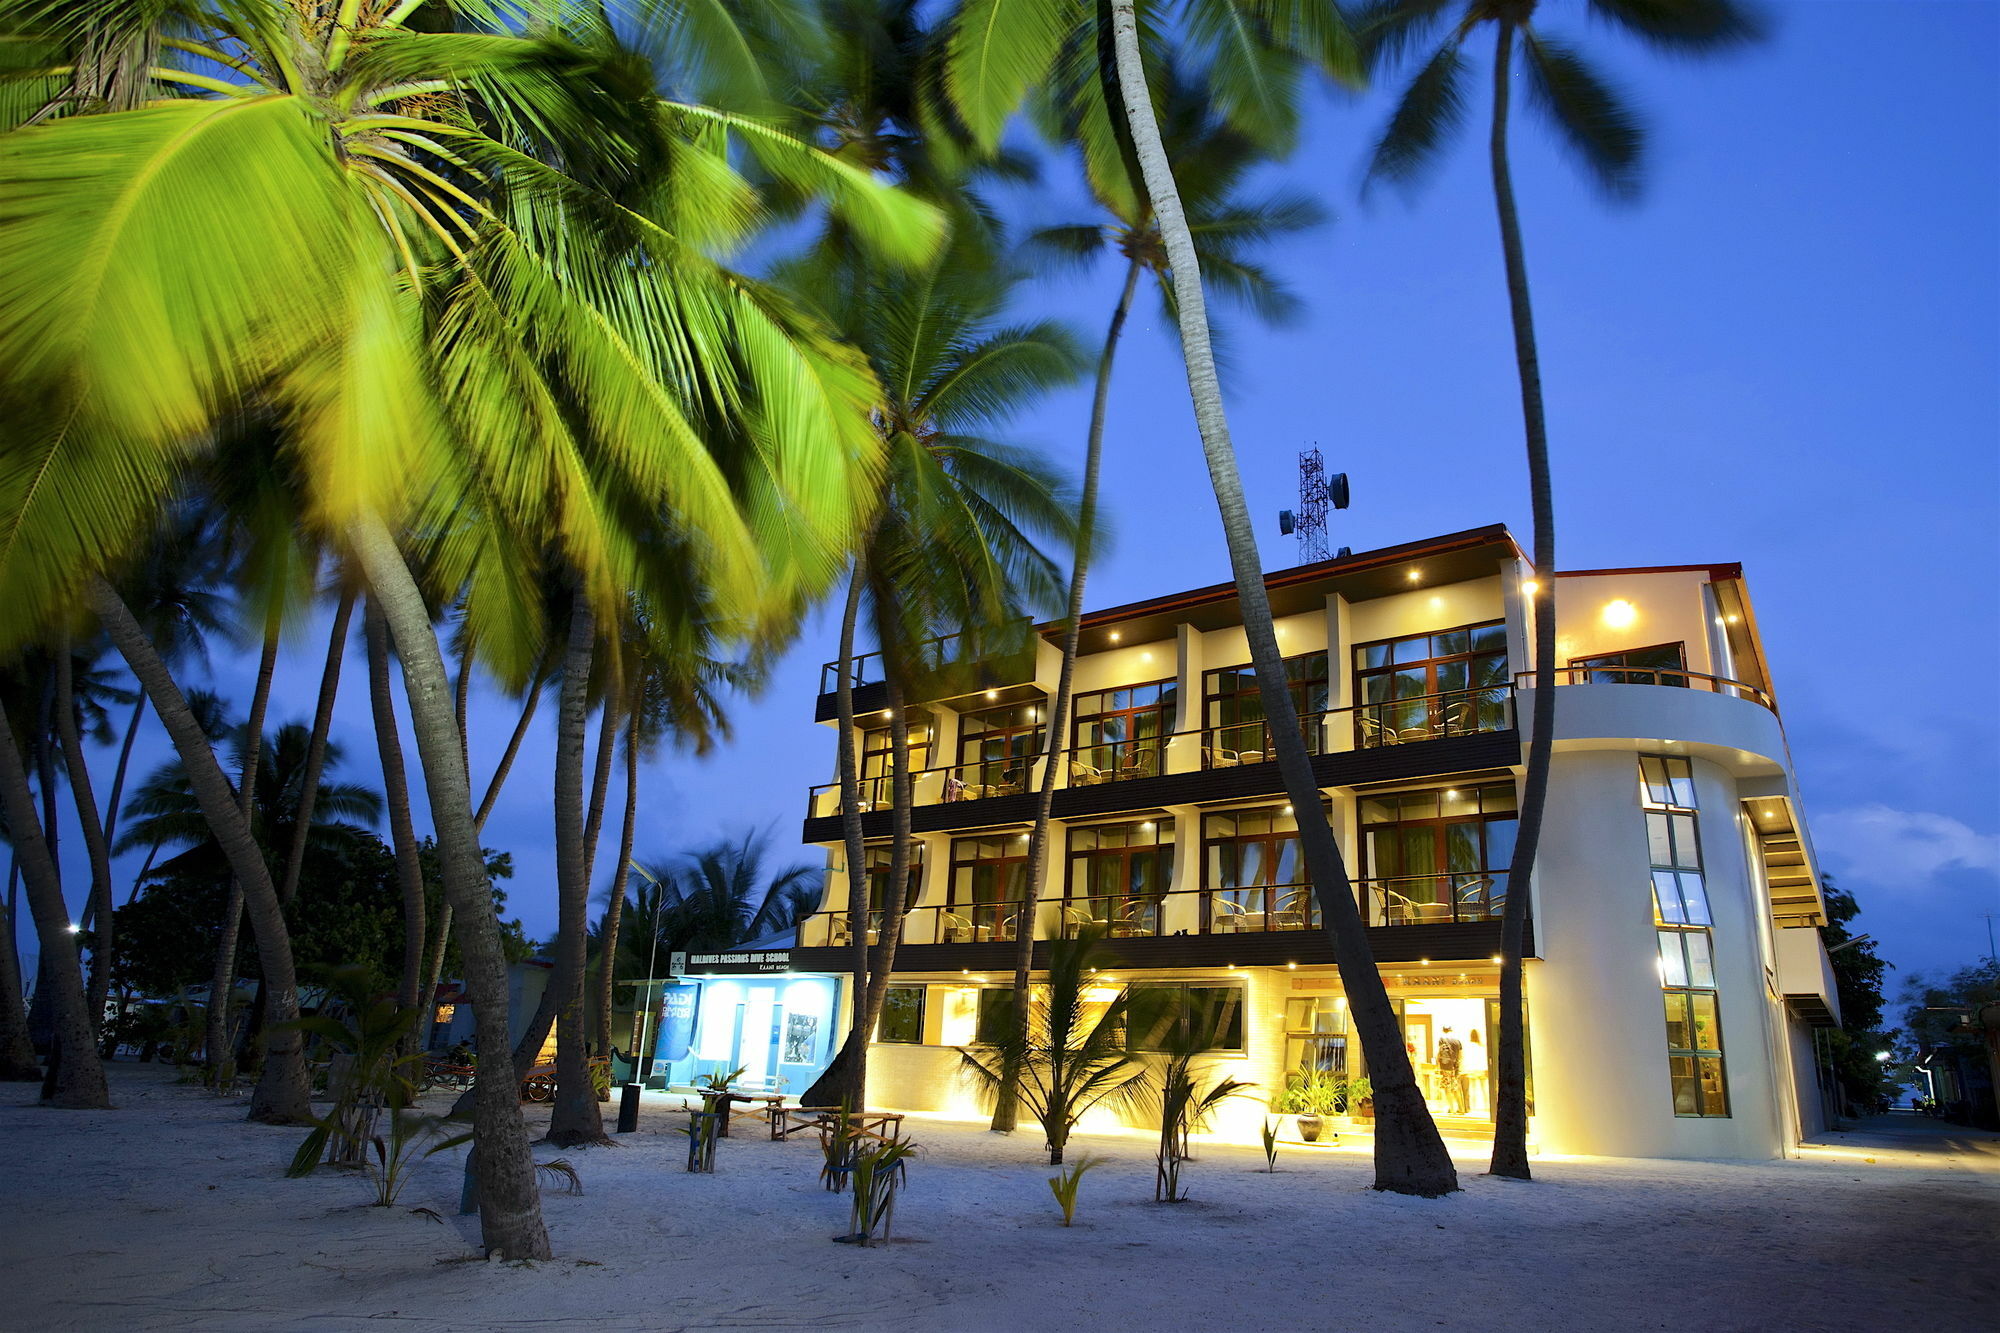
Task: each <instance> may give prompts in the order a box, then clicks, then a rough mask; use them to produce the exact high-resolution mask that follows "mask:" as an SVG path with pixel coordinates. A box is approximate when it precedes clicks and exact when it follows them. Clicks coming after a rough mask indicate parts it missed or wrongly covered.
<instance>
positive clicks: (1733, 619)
mask: <svg viewBox="0 0 2000 1333" xmlns="http://www.w3.org/2000/svg"><path fill="white" fill-rule="evenodd" d="M1723 619H1724V620H1727V621H1728V622H1729V623H1730V624H1732V625H1734V624H1735V623H1736V622H1737V621H1738V620H1741V619H1742V617H1741V616H1724V617H1723Z"/></svg>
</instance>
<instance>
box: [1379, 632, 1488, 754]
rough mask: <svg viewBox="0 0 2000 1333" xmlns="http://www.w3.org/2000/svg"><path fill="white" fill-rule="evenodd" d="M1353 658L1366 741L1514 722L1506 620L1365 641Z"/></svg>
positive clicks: (1440, 734)
mask: <svg viewBox="0 0 2000 1333" xmlns="http://www.w3.org/2000/svg"><path fill="white" fill-rule="evenodd" d="M1353 661H1354V697H1355V700H1356V701H1357V706H1356V708H1355V728H1356V736H1355V743H1356V744H1358V745H1364V746H1366V745H1392V744H1397V743H1400V742H1404V741H1413V740H1430V739H1435V738H1438V737H1443V736H1462V735H1465V734H1467V733H1470V732H1475V731H1494V730H1498V729H1499V728H1502V727H1504V726H1506V725H1508V720H1507V684H1508V675H1507V630H1506V625H1505V624H1504V622H1501V621H1497V620H1495V621H1488V622H1486V623H1483V624H1479V625H1462V626H1459V627H1458V628H1455V629H1448V630H1440V631H1438V632H1437V633H1434V634H1420V635H1416V636H1413V637H1410V638H1404V639H1396V640H1393V641H1386V642H1383V643H1364V644H1360V645H1358V646H1357V647H1356V648H1355V649H1354V657H1353Z"/></svg>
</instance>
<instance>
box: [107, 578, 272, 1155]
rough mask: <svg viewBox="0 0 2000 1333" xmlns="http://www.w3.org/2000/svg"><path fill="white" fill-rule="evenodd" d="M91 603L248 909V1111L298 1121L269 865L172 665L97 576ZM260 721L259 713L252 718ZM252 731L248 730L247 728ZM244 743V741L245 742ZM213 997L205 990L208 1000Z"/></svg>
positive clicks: (257, 1116)
mask: <svg viewBox="0 0 2000 1333" xmlns="http://www.w3.org/2000/svg"><path fill="white" fill-rule="evenodd" d="M88 592H89V597H90V604H91V610H92V611H93V612H95V613H96V616H97V619H98V622H99V623H100V624H102V625H103V626H104V630H105V633H106V634H108V635H109V636H110V638H111V642H112V644H113V645H114V646H116V647H117V649H118V651H119V653H120V655H121V656H123V657H124V659H125V664H126V666H128V667H130V668H131V671H132V674H133V675H134V676H136V677H138V679H139V684H140V687H141V688H143V689H144V690H145V691H146V697H147V698H149V699H150V700H152V703H153V711H154V712H155V713H157V714H159V717H160V724H161V725H162V726H163V727H165V728H166V732H167V735H168V736H170V737H172V738H173V742H174V753H175V754H176V755H177V756H178V757H179V759H180V761H181V769H182V771H183V772H185V773H186V774H187V780H188V786H189V788H190V789H192V790H193V792H194V797H195V802H196V804H197V805H199V806H200V807H201V814H202V818H203V819H204V820H205V821H206V822H207V824H208V828H209V832H211V833H212V834H214V835H215V842H216V845H217V846H218V847H219V848H220V849H221V851H222V856H223V860H224V861H225V862H226V863H227V864H228V866H229V870H230V873H231V875H233V876H234V877H235V879H236V881H237V882H238V883H239V884H241V885H242V886H243V889H244V904H245V906H246V907H248V909H249V914H250V928H251V930H252V931H253V932H254V934H255V936H256V940H257V957H258V961H259V962H260V963H261V964H262V967H263V972H264V1036H265V1041H266V1047H265V1052H264V1070H263V1073H262V1075H261V1076H260V1077H259V1078H258V1080H257V1087H256V1090H255V1091H254V1092H253V1093H252V1094H251V1097H250V1118H251V1119H252V1120H262V1121H265V1122H267V1123H269V1124H277V1125H291V1124H302V1123H304V1122H305V1121H307V1120H309V1119H311V1117H312V1095H311V1091H310V1089H309V1087H308V1085H307V1082H306V1066H305V1059H304V1055H303V1052H302V1050H301V1040H300V1036H299V1031H298V1028H297V1026H296V1025H297V1022H298V1017H299V980H298V970H297V968H296V967H295V966H294V964H293V962H292V937H291V932H290V931H289V930H287V929H286V927H285V915H284V910H283V909H282V908H281V907H280V906H279V905H278V891H277V887H276V886H275V885H273V884H272V882H271V868H270V866H268V865H266V864H265V862H264V853H263V849H262V848H260V847H259V846H258V845H257V838H256V835H255V834H254V833H252V832H251V829H250V821H249V820H248V819H247V818H245V817H244V814H243V810H242V807H241V806H240V805H239V804H238V802H237V799H236V793H235V792H233V791H231V790H230V787H229V779H228V778H227V777H226V776H225V775H224V774H223V772H222V766H221V765H220V764H218V763H217V762H216V760H215V752H214V751H212V750H210V749H209V747H208V737H207V736H205V735H203V734H202V730H201V725H200V724H199V723H198V722H196V721H195V716H194V712H193V711H192V710H191V709H190V708H189V707H188V702H187V699H186V698H185V697H184V696H183V695H182V694H181V690H180V686H179V685H176V684H175V683H174V678H173V673H172V672H170V671H168V670H167V664H166V663H165V662H164V661H162V660H161V659H160V654H159V651H158V650H157V649H155V648H154V647H153V643H152V640H150V639H148V638H147V637H146V634H145V631H144V630H142V629H140V628H139V622H138V621H136V620H134V619H133V618H132V612H131V610H130V609H129V608H127V607H126V605H125V602H124V600H123V599H122V598H120V597H119V596H118V593H117V591H116V590H115V589H113V588H112V587H111V585H110V584H108V583H106V582H104V580H102V579H93V580H92V581H91V583H90V585H89V588H88ZM258 721H259V722H261V719H258ZM252 734H253V735H254V734H255V733H254V732H253V733H252ZM246 748H247V747H246ZM217 998H218V997H214V996H211V997H210V999H211V1004H210V1008H211V1009H212V1008H214V1007H215V1006H214V1003H213V1001H214V1000H215V999H217Z"/></svg>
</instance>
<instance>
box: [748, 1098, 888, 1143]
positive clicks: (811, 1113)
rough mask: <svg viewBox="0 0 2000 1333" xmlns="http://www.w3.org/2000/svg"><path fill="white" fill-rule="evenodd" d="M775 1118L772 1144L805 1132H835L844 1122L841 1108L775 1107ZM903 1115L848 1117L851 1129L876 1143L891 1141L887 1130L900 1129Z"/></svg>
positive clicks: (858, 1114) (860, 1113)
mask: <svg viewBox="0 0 2000 1333" xmlns="http://www.w3.org/2000/svg"><path fill="white" fill-rule="evenodd" d="M769 1114H770V1117H771V1141H772V1142H773V1143H775V1142H777V1141H778V1140H779V1139H788V1138H790V1137H791V1136H792V1135H794V1134H796V1133H798V1132H799V1131H800V1130H802V1129H812V1130H818V1129H832V1128H833V1126H834V1124H835V1123H836V1122H837V1121H838V1120H839V1118H840V1108H839V1107H838V1106H784V1105H774V1106H772V1107H771V1108H770V1111H769ZM902 1123H903V1117H902V1115H901V1113H899V1112H896V1111H858V1112H856V1113H855V1114H853V1115H850V1116H849V1117H847V1125H848V1129H849V1130H850V1131H852V1132H853V1133H856V1134H866V1135H867V1136H868V1137H870V1138H874V1139H884V1140H886V1139H888V1138H889V1137H890V1135H888V1134H884V1133H883V1132H882V1131H883V1129H885V1128H889V1127H892V1126H900V1125H901V1124H902Z"/></svg>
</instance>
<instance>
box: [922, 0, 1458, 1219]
mask: <svg viewBox="0 0 2000 1333" xmlns="http://www.w3.org/2000/svg"><path fill="white" fill-rule="evenodd" d="M1107 2H1108V5H1109V9H1108V15H1107V16H1106V19H1105V21H1106V22H1108V24H1109V32H1108V33H1107V32H1105V31H1103V30H1102V29H1101V28H1099V27H1098V26H1097V25H1098V22H1099V11H1098V10H1097V9H1096V7H1095V6H1085V5H1083V4H1082V3H1081V0H1065V2H1064V3H1063V4H1061V5H1059V6H1057V7H1056V9H1055V12H1053V13H1039V12H1038V13H1037V14H1036V15H1033V16H1027V15H1023V16H1020V21H1019V22H1017V23H1015V24H1011V25H1007V27H1006V29H1005V31H1004V35H999V34H1000V32H1001V30H1000V29H998V28H995V27H994V26H993V25H992V24H990V23H987V24H984V25H982V24H980V23H978V22H976V21H974V20H975V19H976V18H977V17H979V16H980V15H984V16H986V17H989V18H990V17H991V15H992V13H993V12H994V11H997V9H998V8H999V7H1001V6H1005V5H1009V4H1013V5H1016V6H1018V5H1019V3H1020V0H970V2H969V3H968V5H967V8H966V11H965V17H964V18H963V19H962V20H961V25H960V28H959V33H960V40H959V43H958V47H957V49H956V50H955V51H954V60H953V72H954V74H955V75H956V79H955V82H954V96H955V97H956V98H957V99H958V101H959V105H960V106H961V108H962V109H963V110H964V111H965V114H966V116H967V119H968V121H969V122H971V123H973V124H974V126H975V128H977V129H979V130H980V131H981V132H982V133H983V134H992V135H997V133H998V130H999V128H1000V126H1001V125H1002V124H1004V123H1005V120H1006V117H1007V116H1008V114H1010V112H1011V111H1012V109H1013V107H1014V106H1015V105H1017V104H1018V102H1019V100H1020V98H1021V96H1022V93H1023V92H1024V91H1025V89H1026V88H1027V86H1028V84H1029V83H1030V82H1032V81H1033V80H1036V79H1038V78H1041V77H1043V76H1045V75H1046V74H1047V73H1048V72H1049V70H1050V69H1051V67H1052V66H1054V65H1055V64H1056V62H1057V61H1058V58H1059V57H1060V56H1061V55H1062V54H1063V52H1064V51H1065V50H1068V51H1071V52H1078V51H1082V52H1087V53H1089V56H1087V57H1084V58H1090V57H1094V55H1095V53H1096V51H1098V50H1102V49H1103V48H1104V47H1108V48H1109V51H1110V54H1111V60H1110V68H1109V69H1108V70H1105V71H1104V72H1103V77H1104V79H1105V81H1106V84H1107V91H1106V95H1105V96H1104V97H1103V98H1102V99H1101V100H1102V101H1103V102H1104V103H1105V107H1104V110H1103V111H1102V113H1101V116H1102V121H1103V122H1104V127H1103V128H1099V129H1091V128H1090V127H1089V126H1088V125H1086V127H1085V131H1084V133H1083V134H1082V135H1080V139H1079V141H1080V142H1081V144H1082V145H1083V147H1084V149H1085V151H1086V152H1087V153H1091V154H1092V155H1093V157H1094V159H1095V160H1098V161H1109V160H1110V158H1112V157H1113V156H1115V155H1117V154H1118V153H1119V152H1121V151H1122V149H1123V145H1124V144H1125V143H1126V142H1128V141H1129V144H1130V150H1131V154H1132V157H1133V158H1134V159H1135V161H1136V165H1137V169H1138V176H1139V180H1140V182H1141V183H1142V184H1143V186H1144V188H1145V191H1146V194H1147V196H1148V197H1149V198H1150V199H1151V201H1152V207H1153V211H1154V214H1155V215H1156V216H1157V217H1158V219H1159V227H1160V236H1161V241H1162V244H1163V245H1164V247H1165V249H1166V253H1167V264H1168V269H1169V271H1170V273H1171V274H1172V278H1173V281H1172V290H1173V295H1174V315H1175V320H1176V323H1177V324H1178V325H1179V329H1180V335H1181V354H1182V359H1183V361H1184V362H1185V363H1186V367H1187V376H1188V391H1189V396H1190V398H1191V399H1192V400H1193V404H1194V416H1195V425H1196V427H1197V429H1198V430H1199V432H1200V435H1201V442H1202V453H1203V456H1204V458H1205V459H1206V461H1207V464H1208V471H1209V479H1210V482H1211V484H1212V486H1213V488H1214V490H1215V496H1216V507H1217V509H1218V510H1219V511H1220V514H1221V518H1222V528H1223V536H1224V539H1225V541H1226V544H1227V546H1228V549H1229V563H1230V568H1231V571H1232V573H1233V574H1234V578H1235V584H1236V595H1237V600H1238V605H1239V606H1240V607H1241V609H1242V613H1243V630H1244V637H1245V638H1246V639H1247V640H1248V642H1249V648H1250V658H1251V661H1252V663H1253V664H1254V666H1255V668H1256V673H1257V684H1258V693H1259V696H1260V698H1261V700H1262V703H1263V706H1264V716H1265V718H1266V720H1267V722H1268V724H1269V727H1270V731H1271V748H1272V750H1273V752H1274V756H1275V758H1276V760H1277V763H1278V770H1279V773H1280V775H1281V776H1282V777H1283V779H1284V782H1285V790H1286V794H1287V795H1288V796H1289V797H1290V798H1291V801H1292V805H1293V807H1294V808H1295V809H1297V810H1298V811H1300V812H1301V817H1300V819H1299V845H1300V851H1301V853H1302V854H1303V857H1304V859H1305V863H1306V869H1307V873H1308V875H1309V876H1310V878H1311V880H1312V882H1313V891H1314V894H1315V896H1316V898H1317V900H1318V902H1319V905H1320V909H1321V918H1322V920H1323V921H1324V922H1325V923H1326V930H1327V934H1328V936H1329V938H1330V941H1331V943H1332V946H1333V953H1334V960H1335V963H1336V964H1337V966H1338V967H1339V969H1340V976H1341V984H1342V986H1343V988H1344V989H1345V991H1346V993H1347V997H1348V1004H1349V1012H1350V1013H1351V1015H1352V1016H1353V1021H1354V1026H1355V1032H1356V1035H1357V1036H1358V1037H1359V1038H1360V1039H1361V1045H1362V1051H1363V1054H1364V1056H1365V1058H1366V1059H1367V1062H1368V1066H1369V1071H1370V1078H1371V1080H1372V1081H1373V1083H1374V1086H1375V1104H1376V1135H1375V1188H1377V1189H1385V1190H1393V1191H1396V1192H1398V1193H1408V1194H1419V1195H1439V1194H1445V1193H1449V1192H1451V1191H1453V1190H1456V1189H1457V1188H1458V1177H1457V1173H1456V1172H1455V1171H1454V1170H1453V1168H1452V1164H1451V1155H1450V1153H1448V1152H1447V1151H1446V1150H1445V1146H1444V1140H1443V1139H1442V1137H1440V1136H1439V1134H1438V1132H1437V1125H1436V1124H1435V1122H1433V1121H1432V1119H1431V1115H1430V1110H1429V1108H1428V1107H1427V1106H1426V1105H1425V1103H1424V1099H1423V1096H1422V1093H1421V1090H1420V1089H1419V1088H1418V1086H1417V1081H1416V1074H1415V1071H1414V1070H1413V1069H1412V1068H1411V1065H1410V1059H1409V1053H1408V1051H1407V1050H1406V1049H1405V1048H1404V1045H1403V1038H1402V1033H1401V1030H1400V1027H1399V1025H1398V1024H1397V1022H1396V1015H1395V1010H1394V1008H1393V1007H1392V1006H1391V1004H1390V1002H1389V996H1388V991H1387V989H1386V988H1385V987H1384V986H1383V984H1382V978H1381V974H1380V973H1379V972H1378V971H1377V970H1376V968H1375V960H1374V955H1373V953H1372V952H1371V951H1370V949H1369V947H1368V935H1367V928H1366V926H1365V924H1364V923H1363V921H1362V919H1361V913H1360V909H1359V907H1358V906H1357V904H1356V900H1355V896H1354V891H1353V886H1352V883H1351V881H1350V880H1349V878H1348V875H1347V867H1346V865H1345V863H1344V862H1343V860H1342V857H1341V854H1340V846H1339V844H1338V842H1336V841H1335V838H1334V835H1333V830H1332V827H1331V826H1330V824H1329V823H1328V821H1327V819H1326V817H1325V815H1324V813H1323V806H1322V803H1321V793H1320V790H1319V784H1318V782H1317V781H1316V780H1315V778H1314V776H1313V771H1312V760H1311V756H1310V755H1309V754H1308V753H1307V751H1306V746H1305V738H1304V735H1303V733H1302V732H1301V731H1300V729H1299V725H1298V712H1297V709H1296V708H1295V706H1294V705H1293V703H1292V699H1291V695H1290V692H1289V690H1288V689H1287V686H1286V678H1285V672H1284V662H1283V658H1282V657H1281V656H1280V655H1279V651H1278V643H1277V634H1276V632H1275V628H1274V625H1273V622H1272V618H1271V604H1270V597H1269V595H1268V593H1267V590H1266V589H1265V586H1264V574H1263V566H1262V562H1261V560H1260V558H1259V556H1258V552H1257V540H1256V535H1255V533H1254V531H1253V530H1252V528H1251V526H1250V515H1249V510H1248V507H1247V506H1246V504H1245V502H1244V498H1243V483H1242V477H1241V475H1240V474H1239V472H1238V470H1237V466H1236V453H1235V447H1234V445H1233V444H1232V443H1231V440H1230V435H1229V424H1228V417H1227V414H1226V412H1225V410H1224V405H1223V398H1222V388H1221V381H1220V375H1219V371H1218V367H1217V363H1216V357H1215V352H1214V347H1213V344H1212V340H1211V337H1210V325H1209V320H1208V303H1207V296H1206V293H1205V291H1204V290H1203V286H1202V276H1201V261H1200V257H1199V254H1198V253H1197V251H1196V249H1195V244H1194V238H1193V235H1192V232H1191V230H1190V228H1189V224H1188V218H1187V213H1186V209H1185V208H1184V206H1183V205H1182V203H1181V198H1180V192H1179V189H1178V187H1177V185H1176V183H1175V180H1174V175H1173V170H1172V165H1171V163H1170V160H1169V158H1168V156H1167V150H1166V146H1165V144H1164V143H1163V141H1162V139H1161V134H1160V124H1159V118H1158V114H1157V109H1156V106H1155V102H1154V98H1153V93H1152V90H1151V87H1150V86H1149V83H1148V75H1147V69H1146V66H1147V52H1146V51H1145V50H1144V49H1143V47H1142V42H1141V37H1140V31H1139V20H1138V17H1137V15H1136V13H1135V12H1134V7H1133V0H1107ZM1181 10H1182V26H1183V27H1184V28H1185V29H1186V30H1187V31H1188V32H1190V33H1192V34H1195V35H1197V36H1201V37H1205V38H1207V39H1208V42H1209V45H1210V46H1211V47H1215V36H1214V35H1215V34H1216V33H1218V32H1222V33H1228V34H1230V35H1231V41H1230V43H1229V44H1228V45H1227V46H1223V47H1216V48H1215V49H1214V53H1213V55H1210V54H1209V53H1208V52H1206V51H1201V50H1199V48H1198V50H1197V53H1198V55H1201V56H1203V57H1204V58H1205V65H1206V67H1207V68H1208V69H1209V71H1210V72H1209V78H1210V79H1211V80H1212V81H1213V83H1214V86H1215V88H1216V102H1217V106H1218V109H1220V110H1221V111H1222V113H1223V115H1224V117H1225V119H1227V120H1228V121H1229V122H1230V123H1231V124H1232V125H1235V126H1236V127H1237V128H1239V129H1242V130H1244V132H1246V133H1249V134H1252V135H1253V136H1254V137H1256V138H1257V139H1258V141H1259V142H1261V143H1265V144H1273V143H1274V142H1281V138H1280V137H1279V136H1280V135H1281V133H1282V131H1283V130H1284V128H1285V125H1286V114H1287V112H1286V107H1285V106H1283V105H1281V104H1283V103H1286V102H1287V100H1288V98H1289V97H1290V96H1292V95H1295V92H1296V88H1297V82H1298V80H1297V72H1298V68H1299V66H1298V63H1297V62H1298V61H1299V60H1300V59H1301V58H1304V59H1310V60H1311V61H1313V62H1315V63H1316V64H1317V65H1318V66H1319V67H1321V68H1323V69H1325V70H1326V71H1327V72H1328V73H1329V74H1331V75H1333V76H1334V77H1337V78H1342V79H1346V80H1348V81H1358V80H1359V77H1360V70H1359V62H1358V58H1357V54H1356V50H1355V47H1354V44H1353V40H1352V36H1351V34H1350V33H1349V32H1348V31H1347V28H1346V24H1345V22H1344V20H1343V18H1342V16H1341V15H1340V13H1339V12H1338V10H1336V9H1335V8H1334V7H1333V6H1332V5H1330V4H1325V3H1321V2H1319V0H1296V3H1285V4H1282V5H1279V6H1276V7H1267V8H1260V9H1256V10H1252V9H1251V8H1250V7H1248V6H1239V5H1237V4H1234V3H1232V0H1183V4H1182V6H1181ZM975 11H976V12H975ZM1164 17H1165V16H1164V15H1158V14H1152V13H1149V15H1148V23H1149V25H1156V26H1157V25H1159V24H1160V23H1161V22H1162V20H1163V19H1164ZM1155 30H1156V29H1155ZM1235 34H1242V35H1241V36H1240V37H1237V36H1235ZM1107 38H1108V41H1107V40H1106V39H1107ZM1155 63H1156V64H1157V60H1155ZM1260 75H1262V76H1269V77H1264V78H1262V79H1261V80H1260V79H1258V78H1257V77H1256V76H1260ZM1246 78H1249V79H1251V81H1252V82H1257V83H1259V86H1261V87H1263V88H1266V89H1268V90H1269V92H1270V96H1269V97H1268V98H1265V99H1264V100H1262V101H1257V100H1251V101H1248V102H1246V101H1245V100H1244V98H1243V96H1242V95H1241V94H1240V85H1242V83H1243V82H1244V80H1245V79H1246ZM1076 82H1077V84H1078V86H1082V85H1083V84H1085V83H1086V82H1087V79H1078V80H1077V81H1076ZM1098 114H1099V113H1096V112H1093V115H1098ZM1120 117H1122V122H1123V125H1124V134H1121V133H1119V132H1118V131H1117V123H1118V120H1119V118H1120ZM1125 135H1129V140H1127V139H1126V138H1125V137H1124V136H1125Z"/></svg>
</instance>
